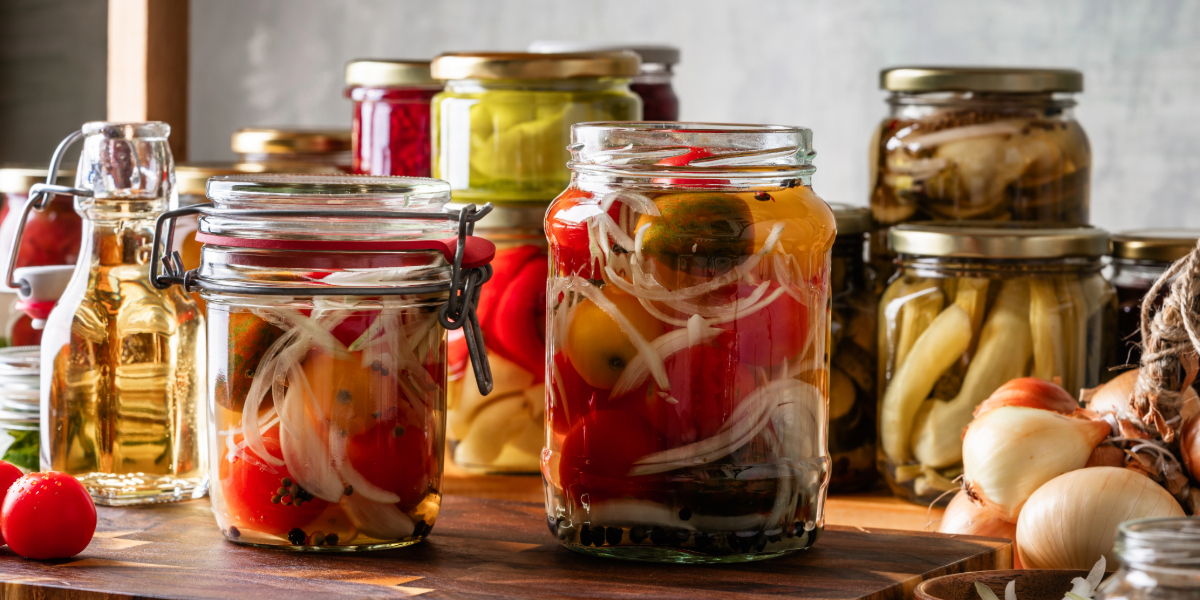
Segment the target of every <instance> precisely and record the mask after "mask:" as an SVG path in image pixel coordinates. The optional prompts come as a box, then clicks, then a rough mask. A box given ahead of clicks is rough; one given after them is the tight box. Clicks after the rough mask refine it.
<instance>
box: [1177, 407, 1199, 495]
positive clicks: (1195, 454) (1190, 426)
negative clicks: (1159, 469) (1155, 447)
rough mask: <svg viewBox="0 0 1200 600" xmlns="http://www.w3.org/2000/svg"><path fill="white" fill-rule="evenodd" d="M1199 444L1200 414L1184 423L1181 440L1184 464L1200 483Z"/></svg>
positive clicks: (1193, 477)
mask: <svg viewBox="0 0 1200 600" xmlns="http://www.w3.org/2000/svg"><path fill="white" fill-rule="evenodd" d="M1197 443H1200V414H1196V415H1192V416H1191V417H1190V418H1188V419H1187V420H1185V421H1184V422H1183V426H1182V427H1181V428H1180V438H1179V451H1180V454H1182V455H1183V464H1184V465H1185V466H1187V470H1188V473H1190V474H1191V475H1192V479H1193V480H1195V481H1200V446H1197Z"/></svg>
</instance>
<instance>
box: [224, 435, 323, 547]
mask: <svg viewBox="0 0 1200 600" xmlns="http://www.w3.org/2000/svg"><path fill="white" fill-rule="evenodd" d="M262 440H263V446H265V447H266V450H267V453H268V454H270V455H271V456H274V457H275V458H280V459H281V458H283V452H282V450H280V447H279V426H275V427H272V428H271V429H269V430H267V432H266V433H264V434H263V436H262ZM220 460H221V465H220V467H219V471H220V477H221V496H222V497H223V498H224V499H225V509H226V510H227V511H228V512H229V515H230V517H231V518H232V519H233V520H234V521H236V522H237V524H238V526H241V527H245V528H247V529H252V530H254V531H259V532H262V533H266V534H269V535H278V536H285V535H287V533H288V532H289V531H291V530H293V529H304V528H305V527H307V526H308V525H309V524H311V523H312V522H313V521H315V520H316V518H317V517H318V516H320V514H321V512H322V511H324V510H325V508H326V507H327V506H329V503H328V502H326V501H325V500H322V499H320V498H315V497H313V496H312V495H311V494H309V493H308V492H306V491H305V490H304V489H303V488H301V487H300V484H299V483H297V482H296V480H295V478H294V477H293V476H292V474H291V472H290V471H288V468H287V465H286V464H284V465H270V464H267V463H266V462H265V461H263V460H261V459H260V457H259V456H257V455H256V454H255V453H254V451H253V450H251V449H250V448H249V447H248V446H247V447H246V449H245V450H243V454H242V455H239V456H236V457H235V458H234V459H233V462H229V461H228V460H226V459H224V458H222V459H220ZM292 486H296V487H295V490H296V491H295V494H294V495H293V491H292V490H293V488H292ZM281 489H282V490H283V491H284V492H285V493H284V494H280V490H281Z"/></svg>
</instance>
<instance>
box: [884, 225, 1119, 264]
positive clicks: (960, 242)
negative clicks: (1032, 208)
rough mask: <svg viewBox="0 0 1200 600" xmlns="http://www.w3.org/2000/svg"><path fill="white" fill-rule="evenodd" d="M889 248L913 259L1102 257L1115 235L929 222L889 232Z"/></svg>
mask: <svg viewBox="0 0 1200 600" xmlns="http://www.w3.org/2000/svg"><path fill="white" fill-rule="evenodd" d="M888 249H890V250H891V251H892V252H895V253H896V254H900V255H909V256H939V257H957V258H1027V259H1043V258H1067V257H1088V258H1099V257H1101V256H1104V255H1106V254H1108V251H1109V234H1108V232H1107V231H1105V230H1103V229H1099V228H1097V227H1092V226H1090V225H1082V226H1063V225H1061V224H1055V223H1036V222H1024V221H970V222H945V221H942V222H927V223H910V224H906V225H897V226H895V227H892V228H891V229H889V230H888Z"/></svg>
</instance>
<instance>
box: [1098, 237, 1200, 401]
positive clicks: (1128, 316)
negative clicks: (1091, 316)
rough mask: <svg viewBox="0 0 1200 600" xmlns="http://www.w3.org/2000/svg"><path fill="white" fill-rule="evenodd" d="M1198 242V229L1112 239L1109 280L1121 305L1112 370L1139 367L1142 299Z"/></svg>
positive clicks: (1119, 306) (1157, 299) (1118, 308)
mask: <svg viewBox="0 0 1200 600" xmlns="http://www.w3.org/2000/svg"><path fill="white" fill-rule="evenodd" d="M1197 239H1200V230H1196V229H1140V230H1136V231H1126V232H1124V233H1119V234H1116V235H1114V236H1113V243H1112V246H1113V248H1112V262H1111V263H1110V265H1109V266H1110V268H1111V270H1112V272H1111V273H1110V274H1109V278H1110V279H1111V280H1112V283H1113V287H1115V288H1117V302H1118V303H1119V304H1118V307H1117V335H1116V336H1115V337H1116V340H1115V342H1116V348H1115V349H1114V352H1113V355H1112V361H1111V363H1112V364H1110V365H1108V366H1109V367H1117V368H1119V367H1123V366H1128V367H1135V366H1137V364H1138V362H1139V361H1140V360H1141V358H1142V350H1141V343H1142V330H1141V324H1142V300H1143V299H1144V298H1145V297H1146V294H1147V293H1149V292H1150V288H1151V287H1153V286H1154V282H1155V281H1157V280H1158V278H1159V277H1160V276H1161V275H1162V274H1163V273H1165V272H1166V270H1167V269H1168V268H1169V267H1170V266H1171V263H1173V262H1175V261H1177V260H1179V259H1181V258H1183V257H1185V256H1187V255H1188V253H1190V252H1191V251H1192V250H1193V249H1194V248H1195V247H1196V240H1197ZM1166 291H1167V290H1166V289H1164V290H1163V295H1165V294H1166ZM1161 300H1162V299H1161V298H1156V299H1155V302H1161ZM1197 385H1198V386H1200V382H1197Z"/></svg>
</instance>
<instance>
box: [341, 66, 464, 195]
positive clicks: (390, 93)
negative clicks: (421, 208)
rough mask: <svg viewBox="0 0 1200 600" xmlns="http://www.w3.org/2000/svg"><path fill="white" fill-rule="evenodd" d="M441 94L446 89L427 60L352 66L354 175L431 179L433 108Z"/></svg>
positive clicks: (348, 72)
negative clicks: (443, 88) (432, 104)
mask: <svg viewBox="0 0 1200 600" xmlns="http://www.w3.org/2000/svg"><path fill="white" fill-rule="evenodd" d="M440 91H442V84H441V82H439V81H437V80H435V79H433V78H432V77H430V75H429V61H427V60H424V61H421V60H356V61H352V62H350V63H348V64H347V65H346V97H347V98H350V99H351V100H353V101H354V128H353V129H352V130H351V131H352V138H353V141H352V146H353V150H352V152H353V154H354V167H353V172H354V173H358V174H360V175H407V176H410V177H429V145H430V134H431V132H430V126H429V104H430V102H431V101H432V100H433V97H434V95H436V94H437V93H438V92H440Z"/></svg>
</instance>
